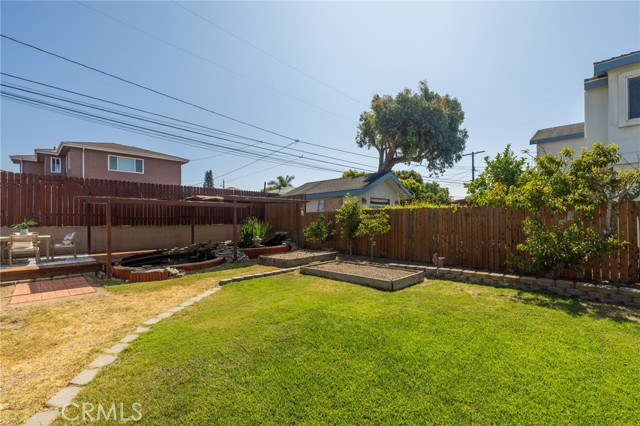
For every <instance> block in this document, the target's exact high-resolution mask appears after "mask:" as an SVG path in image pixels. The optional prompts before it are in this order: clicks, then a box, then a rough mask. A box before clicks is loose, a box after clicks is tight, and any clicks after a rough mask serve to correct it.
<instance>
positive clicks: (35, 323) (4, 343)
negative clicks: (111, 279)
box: [0, 263, 274, 425]
mask: <svg viewBox="0 0 640 426" xmlns="http://www.w3.org/2000/svg"><path fill="white" fill-rule="evenodd" d="M245 265H246V264H245ZM273 269H274V268H271V267H266V266H260V265H255V264H253V263H251V264H250V265H249V266H247V267H241V268H233V269H226V270H221V271H216V272H210V273H201V274H194V275H188V276H186V277H183V278H179V279H175V280H168V281H157V282H150V283H134V284H120V285H110V284H109V283H106V286H105V288H104V289H99V291H98V294H97V295H95V296H94V297H88V298H70V299H63V300H60V301H58V302H56V303H49V304H46V305H31V306H20V305H17V306H3V312H2V315H1V316H0V333H1V335H2V336H1V337H2V338H1V339H0V363H1V365H2V367H1V372H2V380H1V381H0V394H1V395H2V401H1V403H2V417H1V418H0V425H15V424H22V423H24V422H25V420H26V419H27V418H28V417H29V416H31V415H32V414H33V413H35V412H36V411H38V410H39V409H40V408H41V407H42V406H43V404H44V402H45V401H47V400H48V399H49V398H51V397H52V396H53V395H54V394H55V393H56V392H57V391H58V390H60V389H61V388H63V387H64V386H66V385H67V383H68V381H69V380H70V379H71V378H73V377H74V376H75V375H76V374H77V373H79V372H80V371H82V370H83V369H84V368H85V367H86V365H87V364H88V363H89V362H91V361H92V360H93V359H94V358H95V357H96V356H97V355H98V354H99V353H100V352H102V351H103V350H105V349H107V348H109V347H111V346H112V345H113V344H115V343H116V342H118V341H119V340H120V339H121V338H122V337H124V336H125V335H126V334H128V333H130V332H132V331H133V330H134V329H135V328H136V327H138V326H139V325H141V324H142V322H143V321H145V320H147V319H149V318H151V317H153V316H155V315H157V314H159V313H161V312H163V311H165V310H167V309H168V308H170V307H172V306H175V305H177V304H179V303H182V302H184V301H185V300H187V299H189V298H191V297H193V296H195V295H196V294H199V293H201V292H202V291H204V290H206V289H209V288H211V287H213V286H215V285H217V284H218V281H219V280H220V279H222V278H228V277H232V276H235V275H243V274H250V273H259V272H265V271H269V270H273ZM2 296H3V298H6V297H7V290H6V289H3V294H2Z"/></svg>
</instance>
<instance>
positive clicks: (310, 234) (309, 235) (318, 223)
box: [302, 214, 334, 249]
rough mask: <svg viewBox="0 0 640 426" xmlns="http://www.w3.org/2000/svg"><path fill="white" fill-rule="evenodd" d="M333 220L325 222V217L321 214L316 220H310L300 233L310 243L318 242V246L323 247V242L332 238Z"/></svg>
mask: <svg viewBox="0 0 640 426" xmlns="http://www.w3.org/2000/svg"><path fill="white" fill-rule="evenodd" d="M333 234H334V232H333V222H331V221H329V222H325V217H324V215H323V214H321V215H320V216H319V217H318V219H317V220H314V221H313V222H311V223H310V224H309V225H308V226H307V227H306V228H304V230H303V231H302V235H303V236H304V239H305V240H306V241H308V242H310V243H317V244H320V248H321V249H322V248H324V247H323V243H324V242H325V241H328V240H330V239H332V238H333Z"/></svg>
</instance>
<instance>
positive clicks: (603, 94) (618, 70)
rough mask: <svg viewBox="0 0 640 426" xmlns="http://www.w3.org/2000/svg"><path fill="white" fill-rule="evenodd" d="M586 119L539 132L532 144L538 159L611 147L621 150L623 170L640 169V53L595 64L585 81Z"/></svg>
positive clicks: (533, 138)
mask: <svg viewBox="0 0 640 426" xmlns="http://www.w3.org/2000/svg"><path fill="white" fill-rule="evenodd" d="M584 119H585V121H584V122H583V123H575V124H569V125H564V126H558V127H551V128H547V129H541V130H538V131H537V132H536V134H535V135H534V136H533V137H532V138H531V141H530V143H531V144H534V145H536V146H537V155H543V154H544V153H557V152H558V151H560V149H562V148H563V147H565V146H566V147H569V148H572V149H573V150H574V151H576V152H579V151H580V149H581V148H582V147H587V148H589V147H591V146H592V145H593V143H594V142H603V143H611V144H616V145H618V146H619V147H620V151H619V152H620V154H621V155H622V161H621V163H620V167H635V168H640V51H638V52H632V53H628V54H625V55H621V56H618V57H615V58H611V59H606V60H603V61H600V62H595V63H594V64H593V77H590V78H587V79H586V80H585V81H584Z"/></svg>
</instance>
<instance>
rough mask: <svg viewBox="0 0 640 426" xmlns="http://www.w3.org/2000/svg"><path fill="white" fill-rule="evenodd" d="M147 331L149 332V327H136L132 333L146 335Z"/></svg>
mask: <svg viewBox="0 0 640 426" xmlns="http://www.w3.org/2000/svg"><path fill="white" fill-rule="evenodd" d="M149 330H151V329H150V328H149V327H138V328H136V329H135V330H134V333H138V334H139V333H146V332H147V331H149Z"/></svg>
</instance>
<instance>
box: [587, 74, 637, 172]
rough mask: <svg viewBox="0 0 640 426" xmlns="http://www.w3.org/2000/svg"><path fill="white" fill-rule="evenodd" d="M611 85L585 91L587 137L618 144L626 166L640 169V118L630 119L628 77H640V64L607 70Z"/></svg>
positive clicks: (595, 140)
mask: <svg viewBox="0 0 640 426" xmlns="http://www.w3.org/2000/svg"><path fill="white" fill-rule="evenodd" d="M607 74H608V84H607V85H606V86H600V87H597V88H594V89H590V90H587V91H585V138H586V143H587V146H591V145H592V144H593V143H594V142H605V143H612V144H616V145H618V147H620V151H619V152H620V154H621V155H622V157H623V160H622V161H623V163H630V164H631V165H633V166H635V167H638V166H640V161H639V159H638V157H639V156H640V119H638V118H636V119H633V120H628V114H627V102H628V94H627V78H629V77H635V76H640V64H638V63H635V64H630V65H626V66H623V67H619V68H615V69H611V70H608V72H607Z"/></svg>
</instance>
